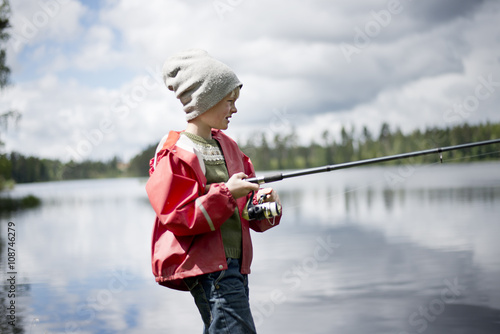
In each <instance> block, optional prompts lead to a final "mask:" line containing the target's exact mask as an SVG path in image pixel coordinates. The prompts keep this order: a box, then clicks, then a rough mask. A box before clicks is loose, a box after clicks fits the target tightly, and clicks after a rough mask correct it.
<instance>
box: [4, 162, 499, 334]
mask: <svg viewBox="0 0 500 334" xmlns="http://www.w3.org/2000/svg"><path fill="white" fill-rule="evenodd" d="M499 167H500V164H480V165H450V166H446V165H444V166H440V167H439V168H421V169H419V168H416V169H415V170H414V171H413V173H412V174H411V175H409V173H406V174H405V176H406V177H405V178H403V181H401V182H400V183H397V184H394V183H391V182H388V180H387V178H386V175H387V173H393V174H394V173H398V167H391V168H360V169H353V170H346V171H342V172H341V171H339V172H334V173H329V174H324V175H321V174H318V175H315V176H308V177H304V178H298V179H290V180H286V181H283V182H280V183H276V184H275V185H273V186H275V187H276V188H277V190H278V191H279V193H280V197H281V199H282V201H283V205H284V208H285V216H284V217H283V220H282V224H281V226H279V227H278V228H276V229H273V230H270V231H268V232H266V233H263V234H256V233H255V234H253V235H252V238H253V240H254V253H255V254H254V259H255V260H254V265H253V267H252V270H253V273H252V275H250V289H251V302H252V308H253V312H254V316H255V319H256V322H257V324H258V330H259V333H332V332H339V333H354V334H356V333H363V334H364V333H384V334H386V333H395V334H403V333H440V334H443V333H444V334H447V333H457V332H466V333H498V332H499V330H500V328H499V326H500V325H499V324H500V314H499V311H498V310H499V309H500V289H498V281H499V279H500V243H498V241H497V238H498V235H500V226H499V224H498V217H499V216H500V174H499V171H500V169H499ZM144 181H145V180H141V179H120V180H93V181H73V182H59V183H57V182H55V183H45V184H32V185H20V186H18V187H17V188H16V189H15V190H14V192H13V193H12V196H21V195H25V194H28V193H34V194H36V195H38V196H40V197H42V199H43V205H42V206H41V207H40V208H37V209H34V210H30V211H24V212H17V213H13V214H12V215H11V217H8V220H11V221H14V222H15V223H16V226H17V233H18V242H17V247H18V263H19V271H18V272H19V274H18V283H19V284H20V285H18V286H19V289H20V290H19V291H21V286H23V287H26V289H24V290H22V291H23V292H22V293H20V295H19V297H17V298H18V299H16V300H17V302H18V303H19V306H20V308H19V313H18V316H19V319H21V321H20V325H22V326H24V329H25V330H26V332H29V333H66V332H67V333H149V332H157V331H161V332H166V333H191V332H194V333H196V332H200V331H201V327H202V326H201V320H200V319H199V315H198V313H197V311H196V308H195V306H194V304H193V302H192V299H191V297H190V295H189V294H186V293H182V292H176V291H172V290H168V289H165V288H162V287H159V286H158V285H156V283H155V282H154V278H153V276H152V274H151V269H150V263H149V251H150V249H149V247H150V237H151V228H152V222H153V212H152V210H151V209H150V207H149V203H148V201H147V199H146V195H145V191H144ZM3 222H4V221H2V231H1V232H0V233H2V234H1V235H2V240H4V241H5V233H4V232H5V228H4V227H5V225H4V224H3ZM0 255H1V256H0V265H1V266H2V268H4V266H5V252H3V253H1V254H0ZM5 272H6V271H5V270H4V271H3V273H5ZM21 284H23V285H21ZM0 293H1V292H0ZM0 326H2V325H1V322H0ZM4 332H6V331H4V328H2V333H4ZM6 333H8V332H6Z"/></svg>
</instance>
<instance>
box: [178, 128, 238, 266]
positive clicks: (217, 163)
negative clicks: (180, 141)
mask: <svg viewBox="0 0 500 334" xmlns="http://www.w3.org/2000/svg"><path fill="white" fill-rule="evenodd" d="M182 134H183V135H185V136H187V137H188V138H189V139H191V141H192V142H193V143H194V145H195V147H196V149H197V150H198V151H199V152H200V153H201V154H202V156H203V162H204V163H205V168H206V172H205V176H206V178H207V184H211V183H221V182H227V180H229V173H228V171H227V167H226V161H225V160H224V155H223V154H222V150H221V148H220V146H219V143H218V142H217V140H215V139H205V138H202V137H200V136H197V135H194V134H192V133H189V132H182ZM220 231H221V234H222V242H223V243H224V251H225V253H226V257H227V258H233V259H239V258H240V257H241V222H240V216H239V213H238V208H236V209H235V210H234V212H233V215H232V216H231V217H229V219H228V220H226V221H225V222H224V224H222V226H221V228H220Z"/></svg>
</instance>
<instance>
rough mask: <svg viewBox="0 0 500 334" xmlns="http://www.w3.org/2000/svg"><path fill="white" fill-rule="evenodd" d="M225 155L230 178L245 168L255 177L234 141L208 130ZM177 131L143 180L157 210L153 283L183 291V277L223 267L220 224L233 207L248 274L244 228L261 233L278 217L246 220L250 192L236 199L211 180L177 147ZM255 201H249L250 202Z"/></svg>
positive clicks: (194, 159) (248, 251) (249, 247)
mask: <svg viewBox="0 0 500 334" xmlns="http://www.w3.org/2000/svg"><path fill="white" fill-rule="evenodd" d="M212 137H213V138H214V139H216V140H217V141H218V142H219V144H220V146H221V148H222V152H223V154H224V158H225V160H226V166H227V169H228V172H229V176H230V177H231V175H233V174H236V173H238V172H244V173H245V174H246V175H248V177H253V176H255V172H254V169H253V165H252V163H251V162H250V159H249V158H248V157H247V156H246V155H245V154H243V153H242V152H241V151H240V149H239V148H238V145H237V144H236V142H234V141H233V140H232V139H231V138H229V137H228V136H226V135H225V134H224V133H222V132H221V131H220V130H213V131H212ZM179 138H180V132H175V131H171V132H170V133H169V134H168V138H167V140H166V141H165V143H164V145H163V147H162V148H161V149H160V151H159V152H157V154H156V166H153V164H154V160H155V159H154V158H153V159H151V163H150V166H151V169H150V177H149V180H148V182H147V184H146V191H147V193H148V197H149V201H150V202H151V205H152V207H153V209H154V210H155V212H156V219H155V223H154V229H153V236H152V247H151V260H152V267H153V274H154V275H155V277H156V281H157V282H158V283H159V284H160V285H163V286H167V287H169V288H173V289H177V290H187V287H186V285H185V284H184V282H183V279H184V278H186V277H193V276H198V275H202V274H208V273H211V272H216V271H220V270H226V269H227V263H226V256H225V253H224V245H223V244H222V236H221V233H220V226H221V225H222V224H223V223H224V222H225V221H226V220H227V219H228V218H229V217H230V216H231V215H232V214H233V212H234V210H235V208H236V206H238V209H239V212H240V220H241V233H242V259H241V261H242V262H241V273H242V274H249V273H250V264H251V262H252V255H253V252H252V241H251V239H250V231H249V228H251V229H253V230H254V231H257V232H263V231H265V230H267V229H269V228H271V227H273V226H276V225H278V224H279V221H280V218H281V217H276V219H275V220H274V221H273V220H271V221H268V220H267V219H264V220H259V221H255V220H252V221H247V220H246V219H244V218H243V217H241V213H242V212H243V209H244V207H245V204H246V202H247V200H248V198H249V196H250V194H249V195H248V196H247V197H242V198H239V199H237V200H235V199H234V197H233V196H232V195H231V193H230V192H229V189H228V188H227V187H226V185H225V184H224V183H215V184H211V185H210V188H209V189H208V191H206V190H205V186H206V182H207V180H206V178H205V175H204V173H203V171H202V169H201V166H200V163H199V161H198V157H197V156H196V154H195V153H193V152H190V151H189V150H186V149H184V148H181V147H179V146H177V141H178V140H179ZM255 200H256V199H254V201H255Z"/></svg>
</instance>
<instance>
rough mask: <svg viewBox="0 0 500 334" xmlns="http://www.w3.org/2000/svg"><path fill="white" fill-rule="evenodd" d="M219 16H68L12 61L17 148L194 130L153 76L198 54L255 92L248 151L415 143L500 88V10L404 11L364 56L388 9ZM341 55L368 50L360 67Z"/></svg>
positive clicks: (48, 151) (243, 110) (126, 8)
mask: <svg viewBox="0 0 500 334" xmlns="http://www.w3.org/2000/svg"><path fill="white" fill-rule="evenodd" d="M50 1H56V2H57V1H58V0H50ZM50 1H49V2H50ZM223 2H224V1H223ZM213 4H214V2H203V1H199V2H196V3H193V2H189V3H188V2H183V1H174V0H172V1H160V0H154V1H150V2H148V3H147V4H144V3H139V2H137V1H131V0H123V1H108V2H107V3H106V4H102V7H101V8H100V9H95V8H87V7H85V5H84V4H80V3H78V2H76V1H73V0H71V1H66V3H65V4H64V5H63V4H61V6H60V8H59V10H60V14H59V15H56V16H54V18H53V21H51V22H50V24H47V25H46V26H44V27H43V29H42V27H41V28H40V29H39V32H38V33H37V34H36V36H35V37H34V38H33V39H31V40H30V41H29V43H27V44H26V45H25V47H26V48H25V49H24V51H23V53H15V54H14V58H12V56H10V57H11V60H10V63H11V64H12V65H11V67H12V68H13V71H14V73H13V77H14V78H15V77H16V75H17V73H21V74H22V75H20V76H21V77H22V80H20V82H18V83H16V85H15V86H14V87H12V88H10V89H9V90H8V91H5V92H4V94H3V96H2V99H1V101H2V105H3V106H17V108H18V109H19V110H20V111H22V112H23V119H22V121H21V123H20V125H19V128H18V131H16V132H10V133H9V134H8V136H9V137H8V138H6V142H7V144H8V148H9V149H15V150H19V151H21V152H25V153H30V154H37V155H42V156H49V157H60V158H63V159H66V158H68V150H67V146H68V145H69V146H71V147H73V148H75V147H77V146H78V145H79V143H80V144H81V143H82V142H84V141H89V140H90V139H92V134H95V135H96V137H95V138H98V137H99V136H97V134H96V133H97V132H96V131H95V130H96V129H97V130H99V129H100V126H101V127H102V124H101V123H102V121H103V119H104V120H106V119H111V120H112V122H113V125H114V127H113V130H112V131H110V132H109V133H107V134H106V135H104V136H102V140H97V139H96V141H99V144H98V145H93V146H92V147H91V149H90V150H89V151H90V152H89V157H111V156H112V155H115V154H118V155H121V156H123V157H126V158H129V157H131V156H132V155H133V154H135V153H137V152H138V151H139V150H140V149H142V148H144V147H145V146H146V145H147V144H149V143H152V142H154V141H156V140H158V139H159V138H160V137H161V136H162V135H163V134H164V133H166V132H167V131H168V130H170V129H177V130H179V129H182V128H183V127H184V124H185V121H184V115H183V112H182V109H181V105H180V103H179V102H178V101H177V100H176V99H175V97H174V95H173V93H172V92H170V91H168V90H167V89H166V88H165V87H164V86H163V84H162V83H161V79H159V74H158V73H156V74H155V76H154V78H153V77H152V76H151V74H150V72H151V71H152V70H148V68H154V70H153V71H159V69H160V68H161V65H162V63H163V61H164V59H165V58H166V57H167V56H170V55H171V54H172V53H174V52H176V51H178V50H181V49H184V48H187V47H201V48H205V49H207V50H208V51H209V52H210V53H211V54H212V55H213V56H214V57H216V58H218V59H220V60H222V61H223V62H225V63H227V64H228V65H229V66H231V67H232V68H233V69H234V70H235V71H236V73H237V74H238V76H239V77H240V79H241V80H242V81H243V83H244V88H243V90H242V94H241V98H240V100H239V101H238V108H239V114H238V115H236V116H235V117H234V119H233V122H232V123H231V127H230V130H229V131H228V133H229V134H230V135H231V134H234V135H237V136H238V138H246V137H248V136H249V135H250V134H251V133H254V132H255V131H258V130H265V131H269V129H270V130H271V133H272V132H273V131H274V132H280V131H286V130H287V129H289V128H290V127H291V126H295V127H296V128H297V130H298V132H300V133H304V135H307V136H308V137H316V138H317V137H318V134H321V132H322V131H323V130H324V129H330V130H331V131H338V129H340V127H341V126H342V125H346V126H350V125H351V124H353V125H355V126H356V128H357V129H359V130H360V129H361V125H365V124H366V125H370V126H371V127H372V128H373V132H374V133H376V132H377V131H378V129H379V125H380V124H382V123H383V122H389V123H390V124H391V125H393V126H394V127H396V126H399V127H401V128H402V129H404V130H407V131H410V130H411V129H413V128H415V127H423V126H445V125H448V124H445V123H443V114H444V113H446V111H447V109H448V108H452V107H453V105H454V104H456V103H462V102H463V101H464V99H466V98H467V97H468V96H469V95H470V94H474V89H475V86H477V85H478V77H480V76H482V77H484V78H488V75H492V78H493V81H494V82H499V81H500V73H499V71H498V64H499V52H500V39H499V37H498V36H499V35H500V28H498V25H497V17H498V13H499V12H500V5H499V4H498V3H497V2H495V1H482V2H477V3H476V4H475V5H474V6H472V5H471V4H469V3H467V2H458V3H456V4H455V7H457V8H453V10H451V11H450V12H449V13H445V12H443V5H442V4H436V3H435V2H432V1H422V2H419V4H418V5H417V4H415V2H408V1H403V0H402V1H401V5H402V9H401V11H400V12H398V13H397V14H392V15H391V18H390V21H389V22H388V23H387V24H384V25H382V24H381V23H380V22H379V25H380V26H379V32H378V33H376V34H373V31H372V32H371V36H369V37H370V40H369V43H367V45H365V46H363V47H360V46H359V45H357V46H356V42H355V41H356V33H357V31H359V30H356V29H358V28H359V29H365V28H366V27H368V26H369V25H370V24H372V25H373V26H374V24H375V23H376V22H377V19H376V18H375V16H374V12H375V13H378V14H377V15H382V14H381V13H382V12H383V11H385V10H388V3H387V2H385V1H379V2H368V1H367V2H356V3H349V4H346V3H334V2H330V1H317V2H313V3H310V2H302V1H288V2H284V1H275V2H270V3H269V2H263V1H241V2H228V3H227V4H229V5H230V6H231V7H230V9H228V10H227V11H225V12H224V14H223V15H222V16H221V15H220V14H221V13H220V12H219V13H218V12H217V10H216V9H215V8H214V6H213ZM21 5H22V6H21ZM40 6H41V5H40V4H37V3H33V2H29V1H20V2H18V3H16V4H15V5H13V10H14V16H16V15H17V17H18V18H19V17H21V15H24V17H27V18H32V17H33V15H34V13H36V12H37V11H40V10H42V11H43V9H41V8H42V7H40ZM447 6H452V5H451V4H450V3H448V4H447ZM54 8H55V7H54ZM63 11H64V15H62V14H63ZM47 15H48V14H47ZM379 20H380V18H379ZM370 22H371V23H370ZM373 22H375V23H373ZM21 23H22V22H21ZM367 24H368V26H367ZM20 27H22V25H19V23H16V24H15V25H14V28H15V29H18V31H19V29H20ZM15 29H14V30H15ZM364 33H365V34H366V31H365V32H364ZM341 43H348V44H351V45H354V46H356V47H357V48H358V51H359V52H358V53H354V54H352V59H351V60H352V61H351V62H350V63H349V62H348V61H347V59H346V57H345V55H344V54H343V53H342V51H341V48H340V45H341ZM28 51H29V52H28ZM15 57H18V58H15ZM20 59H23V60H26V59H27V60H29V61H28V62H27V63H23V64H21V63H19V61H20ZM16 62H17V63H16ZM144 80H146V81H144ZM145 83H146V86H148V87H149V88H145V86H144V84H145ZM103 87H105V88H103ZM141 87H142V88H141ZM494 89H495V92H493V93H492V94H491V96H490V97H489V98H488V99H484V100H481V101H480V102H481V103H480V105H479V106H477V108H476V110H474V112H471V113H469V114H468V115H467V117H462V118H457V117H455V118H454V122H457V121H463V122H479V121H486V120H490V121H499V120H500V116H499V115H498V112H495V110H496V109H495V106H496V105H498V102H499V96H500V94H499V91H500V87H496V86H494ZM134 94H135V95H134ZM127 96H128V100H126V99H127ZM131 96H134V98H133V99H131ZM134 99H135V100H134ZM127 101H128V102H127ZM120 110H121V111H120ZM280 115H281V116H280ZM283 115H284V116H283ZM120 116H122V117H120ZM277 117H278V120H276V119H277ZM279 117H281V119H279ZM278 123H279V124H278ZM276 124H278V125H280V126H277V125H276ZM89 138H90V139H89ZM35 143H36V144H35ZM40 143H43V145H39V144H40ZM33 147H37V149H36V150H35V149H32V148H33Z"/></svg>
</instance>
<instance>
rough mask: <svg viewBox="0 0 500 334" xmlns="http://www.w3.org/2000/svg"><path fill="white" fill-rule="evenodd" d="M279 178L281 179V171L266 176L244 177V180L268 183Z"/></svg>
mask: <svg viewBox="0 0 500 334" xmlns="http://www.w3.org/2000/svg"><path fill="white" fill-rule="evenodd" d="M281 180H283V174H282V173H279V174H274V175H268V176H259V177H251V178H249V179H245V181H248V182H252V183H257V184H263V183H270V182H276V181H281Z"/></svg>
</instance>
